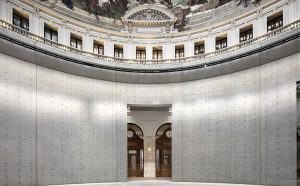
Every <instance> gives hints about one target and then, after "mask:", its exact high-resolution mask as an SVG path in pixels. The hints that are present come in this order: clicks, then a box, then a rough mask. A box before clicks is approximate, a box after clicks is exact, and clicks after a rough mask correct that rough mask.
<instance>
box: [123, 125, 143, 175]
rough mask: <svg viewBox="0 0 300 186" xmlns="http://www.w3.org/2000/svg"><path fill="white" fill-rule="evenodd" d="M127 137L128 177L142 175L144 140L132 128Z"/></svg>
mask: <svg viewBox="0 0 300 186" xmlns="http://www.w3.org/2000/svg"><path fill="white" fill-rule="evenodd" d="M129 131H130V132H129V133H132V134H130V135H129V137H128V156H127V157H128V177H144V141H143V139H141V138H140V137H139V136H137V135H136V133H135V132H134V131H133V130H129Z"/></svg>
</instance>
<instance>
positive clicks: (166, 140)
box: [127, 104, 172, 181]
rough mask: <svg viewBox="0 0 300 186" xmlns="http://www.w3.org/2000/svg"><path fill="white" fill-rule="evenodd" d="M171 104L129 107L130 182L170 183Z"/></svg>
mask: <svg viewBox="0 0 300 186" xmlns="http://www.w3.org/2000/svg"><path fill="white" fill-rule="evenodd" d="M171 115H172V111H171V105H136V104H135V105H128V110H127V123H128V128H127V141H128V154H127V156H128V179H129V181H134V180H141V179H142V180H164V181H170V180H171V176H172V148H171V146H172V130H171V123H172V121H171Z"/></svg>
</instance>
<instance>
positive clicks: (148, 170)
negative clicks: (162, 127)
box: [144, 136, 156, 178]
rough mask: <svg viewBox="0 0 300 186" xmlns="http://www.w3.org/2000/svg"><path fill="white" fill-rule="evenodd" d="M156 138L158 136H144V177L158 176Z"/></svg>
mask: <svg viewBox="0 0 300 186" xmlns="http://www.w3.org/2000/svg"><path fill="white" fill-rule="evenodd" d="M155 140H156V137H155V136H154V137H152V136H149V137H148V136H145V137H144V177H145V178H154V177H156V175H155V174H156V172H155V171H156V168H155Z"/></svg>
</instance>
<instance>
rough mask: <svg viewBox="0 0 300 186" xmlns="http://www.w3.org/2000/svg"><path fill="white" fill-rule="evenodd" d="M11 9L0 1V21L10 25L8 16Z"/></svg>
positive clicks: (4, 2) (10, 21)
mask: <svg viewBox="0 0 300 186" xmlns="http://www.w3.org/2000/svg"><path fill="white" fill-rule="evenodd" d="M11 9H12V8H11V7H10V6H9V5H8V4H7V3H6V1H1V0H0V19H1V20H3V21H6V22H9V23H12V20H11V19H10V18H11V16H8V14H9V13H10V12H12V10H11Z"/></svg>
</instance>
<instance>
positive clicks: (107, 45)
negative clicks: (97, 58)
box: [103, 40, 114, 57]
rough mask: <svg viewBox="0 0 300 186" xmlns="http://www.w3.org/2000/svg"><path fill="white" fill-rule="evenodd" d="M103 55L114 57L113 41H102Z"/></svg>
mask: <svg viewBox="0 0 300 186" xmlns="http://www.w3.org/2000/svg"><path fill="white" fill-rule="evenodd" d="M103 47H104V55H105V56H111V57H114V43H113V42H112V41H111V40H105V41H104V46H103Z"/></svg>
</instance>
